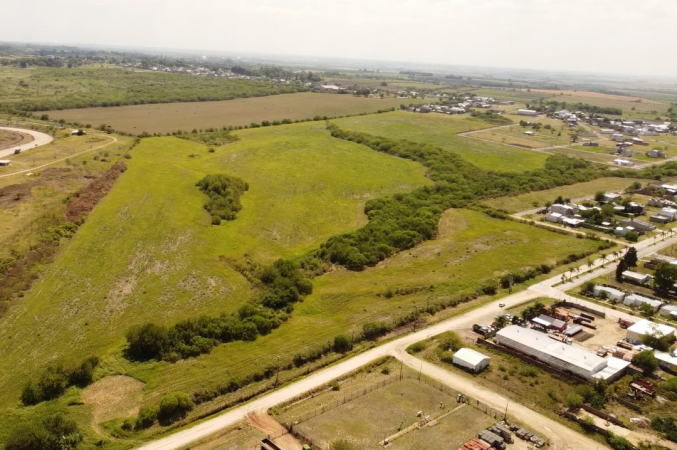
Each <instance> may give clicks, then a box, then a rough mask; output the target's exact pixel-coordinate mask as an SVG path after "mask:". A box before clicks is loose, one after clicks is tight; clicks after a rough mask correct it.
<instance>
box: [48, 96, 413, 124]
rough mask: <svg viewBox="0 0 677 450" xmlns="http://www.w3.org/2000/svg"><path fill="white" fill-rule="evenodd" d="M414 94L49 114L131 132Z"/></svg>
mask: <svg viewBox="0 0 677 450" xmlns="http://www.w3.org/2000/svg"><path fill="white" fill-rule="evenodd" d="M423 102H424V101H423V100H421V99H419V100H414V99H406V100H402V99H397V98H393V97H389V98H385V99H376V98H364V97H354V96H352V95H336V94H319V93H299V94H282V95H274V96H268V97H259V98H244V99H236V100H228V101H218V102H192V103H168V104H159V105H137V106H120V107H116V108H87V109H70V110H64V111H53V112H51V113H50V115H51V116H53V117H56V118H59V119H65V120H67V121H77V122H82V123H90V124H92V125H94V126H98V125H99V124H102V123H105V124H109V125H111V126H113V128H115V129H116V130H120V131H125V132H129V133H141V132H143V131H147V132H149V133H167V132H173V131H177V130H184V131H189V130H192V129H193V128H198V129H204V128H209V127H222V126H244V125H250V124H251V123H252V122H256V123H260V122H262V121H264V120H268V121H274V120H284V119H289V120H305V119H311V118H313V117H315V116H320V117H324V116H327V117H338V116H346V115H353V114H360V113H373V112H376V111H378V110H384V109H388V108H398V107H399V106H400V104H402V103H405V104H407V105H408V104H410V103H414V104H420V103H423Z"/></svg>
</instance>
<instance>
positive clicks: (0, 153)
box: [0, 127, 54, 158]
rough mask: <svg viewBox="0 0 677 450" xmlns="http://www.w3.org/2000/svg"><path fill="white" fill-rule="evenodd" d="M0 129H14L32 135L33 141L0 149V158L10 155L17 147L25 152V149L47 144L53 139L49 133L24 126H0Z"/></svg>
mask: <svg viewBox="0 0 677 450" xmlns="http://www.w3.org/2000/svg"><path fill="white" fill-rule="evenodd" d="M0 130H4V131H15V132H18V133H24V134H30V135H31V136H33V141H32V142H29V143H27V144H22V145H14V146H12V147H10V148H8V149H6V150H0V158H4V157H5V156H10V155H13V154H14V150H15V149H17V148H20V149H21V151H22V152H25V151H26V150H30V149H32V148H35V147H40V146H42V145H45V144H49V143H50V142H52V141H53V140H54V138H53V137H52V136H50V135H49V134H45V133H41V132H39V131H35V130H27V129H25V128H10V127H0Z"/></svg>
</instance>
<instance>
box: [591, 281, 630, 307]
mask: <svg viewBox="0 0 677 450" xmlns="http://www.w3.org/2000/svg"><path fill="white" fill-rule="evenodd" d="M592 292H593V294H595V297H601V296H604V297H606V298H608V299H609V300H611V301H612V302H614V303H618V302H622V301H623V298H624V297H625V292H623V291H620V290H618V289H614V288H612V287H609V286H602V285H601V284H598V285H597V286H595V287H594V288H593V290H592Z"/></svg>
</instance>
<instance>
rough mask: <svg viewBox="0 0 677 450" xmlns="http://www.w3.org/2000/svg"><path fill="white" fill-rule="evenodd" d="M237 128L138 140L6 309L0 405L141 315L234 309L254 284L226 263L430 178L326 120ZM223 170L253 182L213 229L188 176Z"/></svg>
mask: <svg viewBox="0 0 677 450" xmlns="http://www.w3.org/2000/svg"><path fill="white" fill-rule="evenodd" d="M241 137H242V139H241V140H240V141H238V142H237V143H235V144H232V145H228V146H226V147H223V148H219V149H218V150H217V151H216V152H215V153H208V152H207V149H206V147H204V146H202V145H199V144H195V143H192V142H189V141H184V140H180V139H177V138H157V139H151V140H147V141H144V142H143V143H142V145H140V146H139V147H137V148H136V149H135V150H134V151H133V159H131V160H127V162H128V164H129V170H128V171H127V172H126V173H125V174H124V175H123V176H122V177H121V179H120V181H119V182H118V184H117V185H116V186H115V188H114V189H113V191H112V192H111V193H110V194H109V195H108V197H107V198H106V199H105V200H104V201H103V202H101V203H100V204H99V206H98V207H97V209H96V210H95V211H94V213H93V214H92V215H91V217H90V218H89V219H88V220H87V222H86V223H85V225H84V226H83V227H81V229H80V231H79V233H78V235H77V237H76V238H75V239H73V241H72V242H70V243H69V244H68V245H67V246H66V248H65V249H64V250H63V251H62V253H61V254H60V255H59V257H58V258H57V260H56V262H55V263H54V264H52V265H51V266H49V267H48V268H47V269H46V270H45V272H44V274H43V275H42V276H41V278H40V280H39V281H37V282H36V283H35V285H34V287H33V289H32V291H30V293H29V294H28V295H27V296H26V298H25V299H24V300H22V302H21V303H20V304H17V305H16V307H14V308H12V309H11V310H10V311H9V312H8V314H7V316H5V317H4V318H3V319H2V322H1V323H0V341H1V342H3V346H4V345H7V349H8V350H7V351H6V352H4V355H3V356H4V358H3V362H2V363H0V364H2V365H3V366H4V367H3V368H2V369H0V385H2V386H5V387H9V386H12V387H11V388H8V389H3V390H2V394H0V397H1V400H0V403H2V404H11V402H12V401H14V400H15V399H16V395H17V392H18V389H19V388H20V381H18V380H21V379H22V378H23V377H25V376H26V375H28V374H30V373H31V372H32V370H33V369H35V368H36V367H41V366H43V365H44V364H45V363H46V362H47V361H49V360H51V359H61V358H64V359H66V360H74V359H78V358H81V357H82V356H84V355H87V354H90V353H95V354H102V353H105V352H106V351H107V350H109V349H111V348H117V347H118V346H119V345H120V344H121V343H122V341H123V335H124V332H125V330H126V329H127V328H128V327H129V326H131V325H132V324H134V323H140V322H144V321H147V320H151V319H152V320H155V321H161V322H169V323H172V322H174V321H176V320H179V319H180V318H185V317H195V316H197V315H199V314H206V313H218V312H222V311H225V312H228V311H233V310H235V309H237V308H238V307H239V306H240V305H242V303H243V302H244V301H246V300H247V299H248V298H249V297H250V296H251V292H250V286H249V284H248V282H247V281H246V279H245V278H244V277H242V276H240V275H239V274H238V273H237V272H236V271H235V270H234V269H233V267H232V265H231V263H230V261H231V260H235V259H237V260H238V261H242V260H244V259H249V258H251V259H254V260H255V261H258V262H260V263H266V262H270V261H271V260H273V259H275V258H278V257H282V256H285V257H288V256H294V255H298V254H301V253H303V252H305V251H306V250H308V249H310V248H311V247H313V246H315V245H317V244H319V243H320V242H321V241H323V240H325V239H326V238H328V237H329V236H331V235H334V234H337V233H340V232H342V231H347V230H352V229H355V228H358V227H359V226H361V225H362V224H363V223H364V222H365V216H364V214H363V213H362V208H363V204H364V202H365V201H366V200H367V199H369V198H374V197H381V196H385V195H388V194H390V193H394V192H403V191H409V190H411V189H414V188H415V187H418V186H421V185H424V184H427V183H428V182H427V180H426V179H425V178H424V177H423V173H424V171H423V168H422V167H421V166H418V165H417V164H415V163H413V162H409V161H405V160H402V159H398V158H395V157H391V156H387V155H384V154H380V153H377V152H373V151H371V150H369V149H367V148H365V147H362V146H359V145H356V144H353V143H350V142H345V141H337V140H333V139H331V138H330V137H329V135H328V133H327V132H326V131H325V130H324V124H317V123H311V124H300V125H293V126H287V127H275V128H267V129H259V130H249V131H245V132H242V133H241ZM191 154H194V155H197V156H195V157H192V158H191V157H189V155H191ZM218 172H226V173H229V174H233V175H236V176H240V177H242V178H244V179H245V180H246V181H247V182H248V183H249V185H250V189H249V191H248V192H247V193H246V194H245V195H244V197H243V199H242V202H243V210H242V211H241V212H240V213H239V215H238V219H237V220H236V221H234V222H228V223H224V224H222V225H221V226H211V225H210V224H209V220H210V219H209V215H208V214H207V213H206V212H205V211H204V210H203V209H202V204H203V203H204V201H205V200H206V197H205V196H204V194H202V193H201V192H200V191H199V190H198V189H197V187H195V186H194V184H195V182H196V181H197V180H199V179H201V178H202V177H203V176H204V175H205V174H208V173H218ZM244 255H247V256H246V257H245V256H244ZM85 261H89V262H93V261H96V263H83V262H85ZM36 339H37V341H36ZM38 342H39V344H38ZM64 343H67V345H63V344H64ZM29 349H30V350H29ZM19 361H21V363H19Z"/></svg>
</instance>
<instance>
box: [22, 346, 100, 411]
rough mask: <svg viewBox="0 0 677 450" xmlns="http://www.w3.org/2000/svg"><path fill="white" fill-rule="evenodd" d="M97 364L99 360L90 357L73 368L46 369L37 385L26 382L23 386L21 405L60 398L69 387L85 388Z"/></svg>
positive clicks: (91, 378) (90, 381)
mask: <svg viewBox="0 0 677 450" xmlns="http://www.w3.org/2000/svg"><path fill="white" fill-rule="evenodd" d="M98 364H99V358H97V357H96V356H92V357H89V358H87V359H85V360H84V361H83V362H82V363H81V364H80V365H79V366H77V367H73V368H64V366H63V365H60V364H58V365H52V366H49V367H47V369H45V371H44V372H43V373H42V375H41V376H40V379H39V380H38V381H37V383H33V381H28V382H27V383H26V384H25V385H24V388H23V391H22V392H21V403H23V404H24V405H37V404H38V403H40V402H44V401H47V400H53V399H55V398H58V397H61V395H63V393H64V392H65V391H66V389H67V388H68V387H69V386H78V387H85V386H87V385H89V384H91V383H92V381H93V380H94V369H95V368H96V366H97V365H98Z"/></svg>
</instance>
